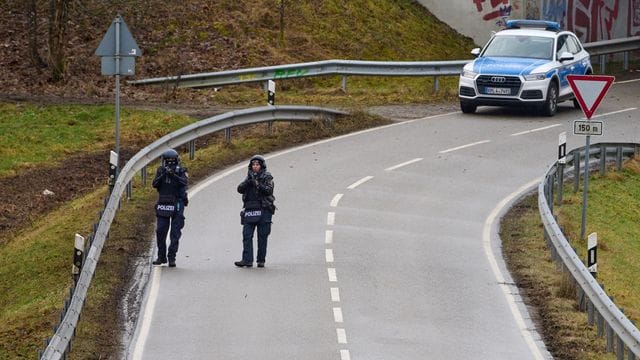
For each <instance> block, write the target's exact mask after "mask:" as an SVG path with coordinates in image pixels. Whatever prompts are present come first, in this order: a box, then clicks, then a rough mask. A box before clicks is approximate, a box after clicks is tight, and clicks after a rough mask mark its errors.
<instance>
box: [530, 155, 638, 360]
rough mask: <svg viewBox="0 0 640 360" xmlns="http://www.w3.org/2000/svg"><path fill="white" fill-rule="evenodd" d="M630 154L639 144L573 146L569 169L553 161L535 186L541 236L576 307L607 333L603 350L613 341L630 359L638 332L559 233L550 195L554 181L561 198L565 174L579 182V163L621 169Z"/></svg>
mask: <svg viewBox="0 0 640 360" xmlns="http://www.w3.org/2000/svg"><path fill="white" fill-rule="evenodd" d="M633 154H640V144H632V143H600V144H594V145H592V148H591V150H590V151H589V154H585V148H584V147H581V148H578V149H574V150H572V151H571V152H570V153H569V154H568V155H567V164H572V165H573V169H571V168H569V167H567V168H564V164H562V163H559V162H557V161H556V162H555V163H554V164H553V165H551V167H550V168H549V170H547V172H546V173H545V175H544V178H543V181H542V182H541V183H540V185H539V186H538V207H539V210H540V217H541V218H542V223H543V224H544V235H545V238H546V239H547V242H548V245H549V249H550V250H551V253H552V257H553V258H554V260H556V261H558V262H560V263H561V264H562V266H563V268H564V269H567V270H568V271H569V272H570V273H571V276H572V277H573V279H574V281H575V284H576V290H577V292H578V294H577V297H578V301H579V304H580V307H581V309H582V310H587V311H588V314H589V318H588V320H589V324H591V325H593V323H594V322H595V323H596V325H597V330H598V335H599V336H604V335H605V333H606V335H607V351H608V352H611V351H613V346H614V342H615V343H616V355H617V359H623V358H624V353H625V348H626V349H627V352H628V359H634V358H635V356H639V357H640V331H638V328H637V327H636V326H635V325H634V324H633V323H632V322H631V321H630V320H629V319H628V318H627V317H626V316H625V315H624V313H623V312H622V311H621V310H620V309H618V307H617V306H616V305H615V304H614V302H613V300H612V299H611V298H609V296H608V295H607V294H606V293H605V291H604V289H603V288H602V286H600V285H599V284H598V282H597V280H596V279H595V278H594V277H593V276H592V275H591V273H590V272H589V270H588V269H587V267H586V266H585V265H584V264H583V263H582V261H581V260H580V258H579V257H578V255H577V254H576V252H575V250H574V249H573V248H572V247H571V244H570V243H569V241H568V240H567V238H566V237H565V235H564V234H563V233H562V230H561V229H560V226H558V223H557V222H556V219H555V217H554V215H553V199H554V196H553V194H554V185H556V184H557V185H558V188H559V190H558V193H559V194H558V196H559V199H561V197H560V194H561V192H562V183H563V180H562V179H563V175H564V174H565V173H567V174H569V173H573V177H574V181H575V183H576V184H577V182H579V181H580V166H589V169H590V170H597V169H598V168H599V170H600V172H601V173H604V172H605V171H606V163H607V161H608V160H607V159H611V160H614V159H615V162H616V165H617V167H618V168H621V166H622V159H623V157H627V158H628V157H630V155H633ZM574 189H577V187H575V188H574ZM594 315H595V316H594ZM594 317H597V319H594ZM614 333H615V336H616V340H615V341H614V336H613V335H614Z"/></svg>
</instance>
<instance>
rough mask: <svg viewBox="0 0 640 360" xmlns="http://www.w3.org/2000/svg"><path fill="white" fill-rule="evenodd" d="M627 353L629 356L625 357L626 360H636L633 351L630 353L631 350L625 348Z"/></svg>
mask: <svg viewBox="0 0 640 360" xmlns="http://www.w3.org/2000/svg"><path fill="white" fill-rule="evenodd" d="M627 350H628V351H627V353H628V354H629V356H628V357H627V359H628V360H636V354H634V353H633V351H631V349H629V348H627Z"/></svg>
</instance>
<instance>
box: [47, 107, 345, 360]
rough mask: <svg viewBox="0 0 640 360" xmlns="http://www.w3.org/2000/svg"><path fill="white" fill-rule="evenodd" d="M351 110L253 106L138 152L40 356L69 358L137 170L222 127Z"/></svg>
mask: <svg viewBox="0 0 640 360" xmlns="http://www.w3.org/2000/svg"><path fill="white" fill-rule="evenodd" d="M346 114H347V113H345V112H342V111H339V110H333V109H325V108H320V107H311V106H265V107H258V108H252V109H245V110H238V111H232V112H228V113H224V114H221V115H217V116H214V117H211V118H208V119H204V120H200V121H198V122H196V123H193V124H191V125H188V126H185V127H183V128H182V129H179V130H177V131H174V132H172V133H170V134H168V135H165V136H163V137H162V138H160V139H158V140H156V141H154V142H153V143H152V144H150V145H149V146H147V147H145V148H143V149H142V150H140V151H139V152H138V153H137V154H135V155H134V156H133V157H132V158H131V159H130V160H129V161H128V162H127V163H126V165H125V166H124V167H123V168H122V171H121V172H120V174H119V175H118V178H117V180H116V182H115V185H114V187H113V190H112V191H111V194H110V196H109V199H108V202H107V203H106V205H105V208H104V211H103V212H102V216H101V218H100V223H99V225H98V227H97V230H96V231H95V234H94V236H93V240H92V242H91V244H90V248H89V250H88V251H87V252H86V254H87V256H86V260H85V262H84V265H83V267H82V270H81V273H80V277H79V279H78V281H77V283H76V286H75V288H74V289H73V292H72V294H73V295H72V296H71V299H69V301H68V303H67V302H65V311H64V313H63V315H62V318H61V321H60V324H59V325H58V326H57V327H56V330H55V334H54V335H53V337H52V338H51V339H50V341H49V342H48V344H47V347H46V349H45V350H44V352H42V354H41V356H40V358H41V359H47V360H58V359H65V358H66V354H67V352H68V351H69V348H70V345H71V340H72V338H73V336H74V334H75V329H76V326H77V324H78V320H79V318H80V313H81V312H82V308H83V305H84V302H85V299H86V297H87V291H88V289H89V285H90V283H91V279H92V278H93V274H94V273H95V269H96V265H97V264H98V259H99V258H100V253H101V252H102V247H103V246H104V243H105V241H106V239H107V236H108V233H109V228H110V227H111V223H112V221H113V219H114V217H115V214H116V211H117V210H118V207H119V205H120V199H121V198H122V196H123V194H124V192H125V191H126V188H127V186H128V184H129V183H130V182H131V180H132V179H133V177H134V176H135V174H136V172H137V171H139V170H141V169H143V168H144V167H145V166H147V165H148V164H149V163H150V162H152V161H154V160H155V159H157V158H158V157H159V156H160V155H162V153H163V152H164V151H165V150H167V149H169V148H175V147H178V146H180V145H183V144H186V143H188V142H190V141H192V140H195V139H197V138H199V137H201V136H205V135H208V134H211V133H214V132H217V131H220V130H224V129H228V128H231V127H235V126H241V125H248V124H256V123H262V122H270V121H281V120H284V121H309V120H312V119H314V118H318V117H322V118H334V117H335V116H338V115H346Z"/></svg>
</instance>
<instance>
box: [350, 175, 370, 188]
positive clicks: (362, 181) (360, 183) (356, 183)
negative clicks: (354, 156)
mask: <svg viewBox="0 0 640 360" xmlns="http://www.w3.org/2000/svg"><path fill="white" fill-rule="evenodd" d="M371 179H373V176H365V177H363V178H362V179H360V180H358V181H356V182H354V183H353V184H351V185H349V186H347V189H349V190H353V189H355V188H357V187H358V186H360V185H362V184H364V183H366V182H367V181H369V180H371Z"/></svg>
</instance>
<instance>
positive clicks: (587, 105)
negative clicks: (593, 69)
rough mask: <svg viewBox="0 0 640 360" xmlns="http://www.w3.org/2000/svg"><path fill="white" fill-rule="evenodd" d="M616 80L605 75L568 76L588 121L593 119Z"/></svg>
mask: <svg viewBox="0 0 640 360" xmlns="http://www.w3.org/2000/svg"><path fill="white" fill-rule="evenodd" d="M615 79H616V78H615V76H604V75H567V80H569V85H571V89H572V90H573V94H574V95H575V96H576V99H577V100H578V102H579V103H580V107H581V108H582V112H584V115H585V116H586V117H587V119H591V115H593V113H594V112H595V111H596V108H597V107H598V105H600V102H601V101H602V99H603V98H604V95H605V94H606V93H607V91H608V90H609V88H610V87H611V84H613V81H614V80H615Z"/></svg>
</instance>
